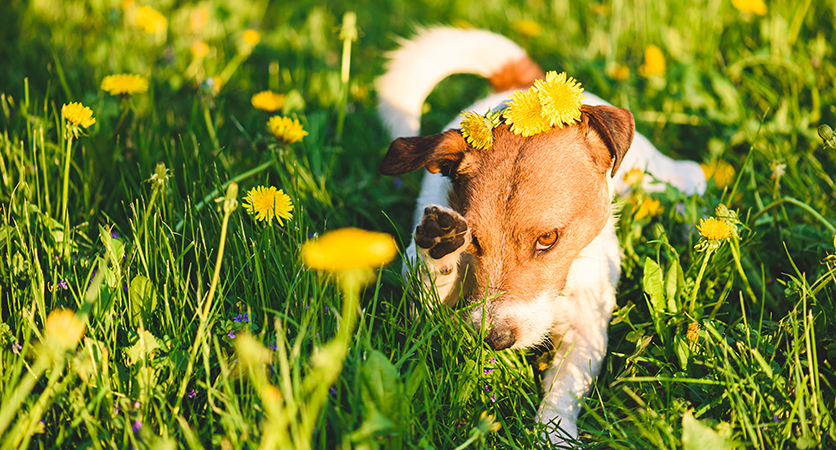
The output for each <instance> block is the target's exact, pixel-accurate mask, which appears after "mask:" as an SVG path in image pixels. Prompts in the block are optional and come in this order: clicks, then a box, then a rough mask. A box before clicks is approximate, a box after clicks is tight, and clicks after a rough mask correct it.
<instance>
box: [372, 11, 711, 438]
mask: <svg viewBox="0 0 836 450" xmlns="http://www.w3.org/2000/svg"><path fill="white" fill-rule="evenodd" d="M389 57H390V62H389V66H388V71H387V73H386V74H385V75H383V76H382V77H381V78H380V79H379V80H378V93H379V96H380V105H379V112H380V115H381V117H382V119H383V121H384V123H385V124H386V126H387V128H388V129H389V131H390V132H391V134H392V137H393V138H396V139H395V141H394V142H392V144H391V146H390V147H389V151H388V153H387V154H386V156H385V157H384V159H383V161H382V163H381V164H380V171H381V173H383V174H385V175H397V174H402V173H406V172H409V171H412V170H416V169H420V168H424V167H425V168H426V169H427V170H428V171H429V172H430V173H429V174H427V175H425V177H424V181H423V184H422V189H421V193H420V196H419V198H418V208H417V210H416V216H415V223H416V224H417V226H416V229H415V234H414V241H413V243H412V245H411V246H410V247H409V248H408V249H407V257H408V258H411V259H412V260H413V262H414V263H419V262H420V266H421V267H422V281H423V283H424V285H425V286H426V287H427V289H430V290H431V291H434V292H436V293H437V295H438V299H439V301H440V302H441V303H443V304H445V305H448V306H453V304H454V303H455V302H456V300H457V299H458V298H459V296H460V295H461V296H463V297H464V298H465V299H467V300H468V301H469V302H472V303H479V304H480V305H481V306H479V307H475V308H473V309H472V310H471V319H472V322H473V324H474V326H476V327H477V328H478V327H479V326H480V324H481V323H482V322H483V321H484V323H485V324H487V325H486V326H487V327H489V330H488V331H487V334H486V337H485V342H486V343H487V344H488V345H490V346H491V347H492V348H494V349H496V350H500V349H506V348H526V347H532V346H537V345H541V344H547V343H549V342H551V344H552V345H554V347H555V348H556V356H555V358H554V360H553V362H552V363H551V367H550V368H549V369H548V370H547V371H546V373H545V376H544V378H543V386H544V388H545V397H544V399H543V402H542V404H541V405H540V409H539V412H538V420H539V421H540V422H543V423H547V424H550V425H551V426H552V427H551V428H550V429H551V430H552V431H551V432H550V433H549V439H550V440H551V441H552V442H553V443H563V442H565V441H564V440H565V439H566V438H567V437H568V438H576V437H577V435H578V430H577V425H576V420H577V417H578V413H579V412H580V408H581V399H582V397H583V396H584V395H586V394H587V393H588V392H589V390H590V388H591V387H592V385H593V382H594V377H595V376H596V375H597V373H598V371H599V369H600V366H601V361H602V360H603V358H604V355H605V352H606V348H607V325H608V324H609V322H610V318H611V316H612V311H613V308H614V307H615V290H616V285H617V283H618V278H619V275H620V265H621V250H620V248H619V245H618V239H617V237H616V233H615V226H616V221H617V219H616V217H615V216H614V215H613V213H612V207H611V204H612V198H613V194H614V192H616V191H623V190H625V189H626V186H624V183H623V181H622V179H623V174H624V173H626V172H625V171H628V170H630V169H632V168H634V167H638V168H641V169H643V170H644V171H645V172H646V173H649V174H650V175H652V177H653V178H656V179H657V180H661V181H663V182H667V183H670V184H672V185H673V186H675V187H677V188H679V189H680V190H682V191H684V192H689V193H690V192H701V191H702V190H703V189H704V185H705V176H704V174H703V171H702V169H701V168H700V166H699V165H698V164H696V163H694V162H690V161H674V160H672V159H670V158H668V157H666V156H664V155H662V154H661V153H660V152H659V151H658V150H656V148H654V147H653V145H652V144H651V143H650V142H649V141H648V140H647V139H646V138H644V137H643V136H641V135H636V134H635V125H634V122H633V116H632V114H630V112H629V111H627V110H626V109H622V108H616V107H613V106H609V105H607V104H606V103H605V102H604V101H603V100H601V99H599V98H597V97H595V96H593V95H590V94H589V93H586V95H587V99H586V100H585V102H584V103H585V105H584V106H583V107H582V109H581V112H582V115H581V120H580V122H579V123H576V124H574V125H571V126H567V127H563V128H562V129H559V128H552V129H551V130H550V131H547V132H544V133H540V134H536V135H534V136H530V137H522V136H519V135H516V134H513V133H511V132H510V130H509V128H508V125H505V124H501V125H500V126H498V127H497V128H495V129H494V143H493V146H492V147H491V148H490V149H489V150H478V149H475V148H473V147H472V146H470V145H468V143H467V142H466V141H465V139H464V138H463V137H462V135H461V133H460V131H459V130H458V129H456V128H457V127H458V123H459V122H458V121H454V122H453V123H452V124H450V126H449V129H448V131H445V132H444V133H441V134H438V135H434V136H423V137H416V136H417V135H418V132H419V124H420V116H421V109H422V106H423V103H424V100H425V99H426V97H427V95H428V94H429V93H430V91H431V90H432V88H433V87H434V86H435V85H436V84H437V83H438V82H439V81H441V80H442V79H443V78H445V77H446V76H448V75H451V74H454V73H475V74H478V75H481V76H483V77H485V78H487V79H488V80H489V81H490V82H491V84H492V85H493V87H494V88H495V90H496V91H498V92H497V93H496V94H493V95H491V96H489V97H487V98H485V99H483V100H481V101H479V102H477V103H476V104H475V105H473V106H471V107H470V108H468V110H471V111H475V112H478V113H482V112H484V111H486V110H488V109H491V108H496V107H500V106H501V105H502V104H503V103H504V101H506V100H507V99H508V98H509V95H510V94H511V92H512V91H513V90H514V89H515V88H519V89H526V88H528V87H529V86H531V85H532V84H533V83H534V81H535V80H536V79H537V78H542V77H543V72H542V70H541V69H540V68H539V67H538V66H537V64H535V63H534V62H533V61H531V59H529V58H528V57H527V56H526V54H525V51H524V50H522V49H521V48H520V47H519V46H517V45H516V44H514V43H513V42H511V41H510V40H508V39H506V38H504V37H502V36H499V35H496V34H493V33H490V32H487V31H482V30H460V29H454V28H442V27H439V28H430V29H425V30H422V31H419V32H418V34H417V36H415V37H414V38H413V39H411V40H408V41H403V42H402V43H401V47H400V48H399V49H398V50H396V51H394V52H393V53H391V54H390V55H389ZM650 179H651V176H647V181H648V183H647V184H646V188H647V189H648V190H656V189H660V188H664V185H661V187H660V185H659V184H650V183H649V181H650ZM419 259H420V261H419ZM465 273H466V277H465V275H464V274H465ZM465 278H466V279H465ZM486 294H487V298H488V300H485V298H486ZM483 301H484V302H483ZM558 426H559V427H558Z"/></svg>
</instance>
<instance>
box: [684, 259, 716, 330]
mask: <svg viewBox="0 0 836 450" xmlns="http://www.w3.org/2000/svg"><path fill="white" fill-rule="evenodd" d="M712 253H714V249H711V248H709V249H708V250H707V251H706V252H705V258H703V260H702V265H701V266H700V271H699V273H698V274H697V280H696V281H695V282H694V289H693V290H692V291H691V301H690V305H689V306H688V313H689V314H691V315H693V314H694V309H695V308H696V306H697V292H699V290H700V282H702V276H703V275H704V274H705V268H706V267H707V266H708V260H709V259H711V254H712Z"/></svg>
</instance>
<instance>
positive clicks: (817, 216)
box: [749, 197, 836, 234]
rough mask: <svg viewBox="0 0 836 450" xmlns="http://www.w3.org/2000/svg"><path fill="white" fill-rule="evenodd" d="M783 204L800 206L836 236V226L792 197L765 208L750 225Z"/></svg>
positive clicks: (753, 217) (755, 216)
mask: <svg viewBox="0 0 836 450" xmlns="http://www.w3.org/2000/svg"><path fill="white" fill-rule="evenodd" d="M782 203H792V204H793V205H796V206H800V207H801V208H802V209H804V210H805V211H807V212H808V213H810V214H812V215H813V217H815V218H816V219H818V220H819V222H821V223H823V224H824V226H826V227H827V228H828V229H829V230H830V232H831V233H834V234H836V226H833V224H831V223H830V222H829V221H828V220H827V219H825V218H824V217H823V216H822V215H821V214H819V213H818V211H816V210H815V209H813V208H811V207H810V205H808V204H806V203H804V202H802V201H800V200H796V199H794V198H792V197H784V198H782V199H780V200H775V201H774V202H772V203H770V204H768V205H766V206H764V207H763V209H762V210H760V211H758V212H757V213H756V214H755V215H754V216H752V219H751V220H750V221H749V222H750V223H755V221H756V220H757V219H758V218H759V217H760V216H762V215H763V214H764V213H766V212H767V211H769V210H770V209H772V208H774V207H776V206H778V205H780V204H782Z"/></svg>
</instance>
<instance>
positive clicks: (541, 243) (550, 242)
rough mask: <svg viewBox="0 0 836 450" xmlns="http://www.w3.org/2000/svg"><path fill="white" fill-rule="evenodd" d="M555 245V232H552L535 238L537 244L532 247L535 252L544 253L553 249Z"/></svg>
mask: <svg viewBox="0 0 836 450" xmlns="http://www.w3.org/2000/svg"><path fill="white" fill-rule="evenodd" d="M556 243H557V231H552V232H551V233H547V234H544V235H542V236H540V237H539V238H537V244H536V245H535V246H534V248H535V249H537V251H541V252H542V251H544V250H548V249H550V248H552V247H554V244H556Z"/></svg>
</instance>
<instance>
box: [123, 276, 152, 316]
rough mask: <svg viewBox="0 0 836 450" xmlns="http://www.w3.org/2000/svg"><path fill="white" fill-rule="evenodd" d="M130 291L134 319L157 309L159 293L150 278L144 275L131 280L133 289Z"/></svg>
mask: <svg viewBox="0 0 836 450" xmlns="http://www.w3.org/2000/svg"><path fill="white" fill-rule="evenodd" d="M128 291H129V293H130V301H131V316H132V317H137V316H139V315H140V314H142V313H145V314H148V313H150V312H152V311H154V310H155V309H156V308H157V292H156V291H155V290H154V285H153V284H151V281H150V280H149V279H148V278H146V277H144V276H142V275H137V276H135V277H134V279H133V280H131V287H130V289H129V290H128Z"/></svg>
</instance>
